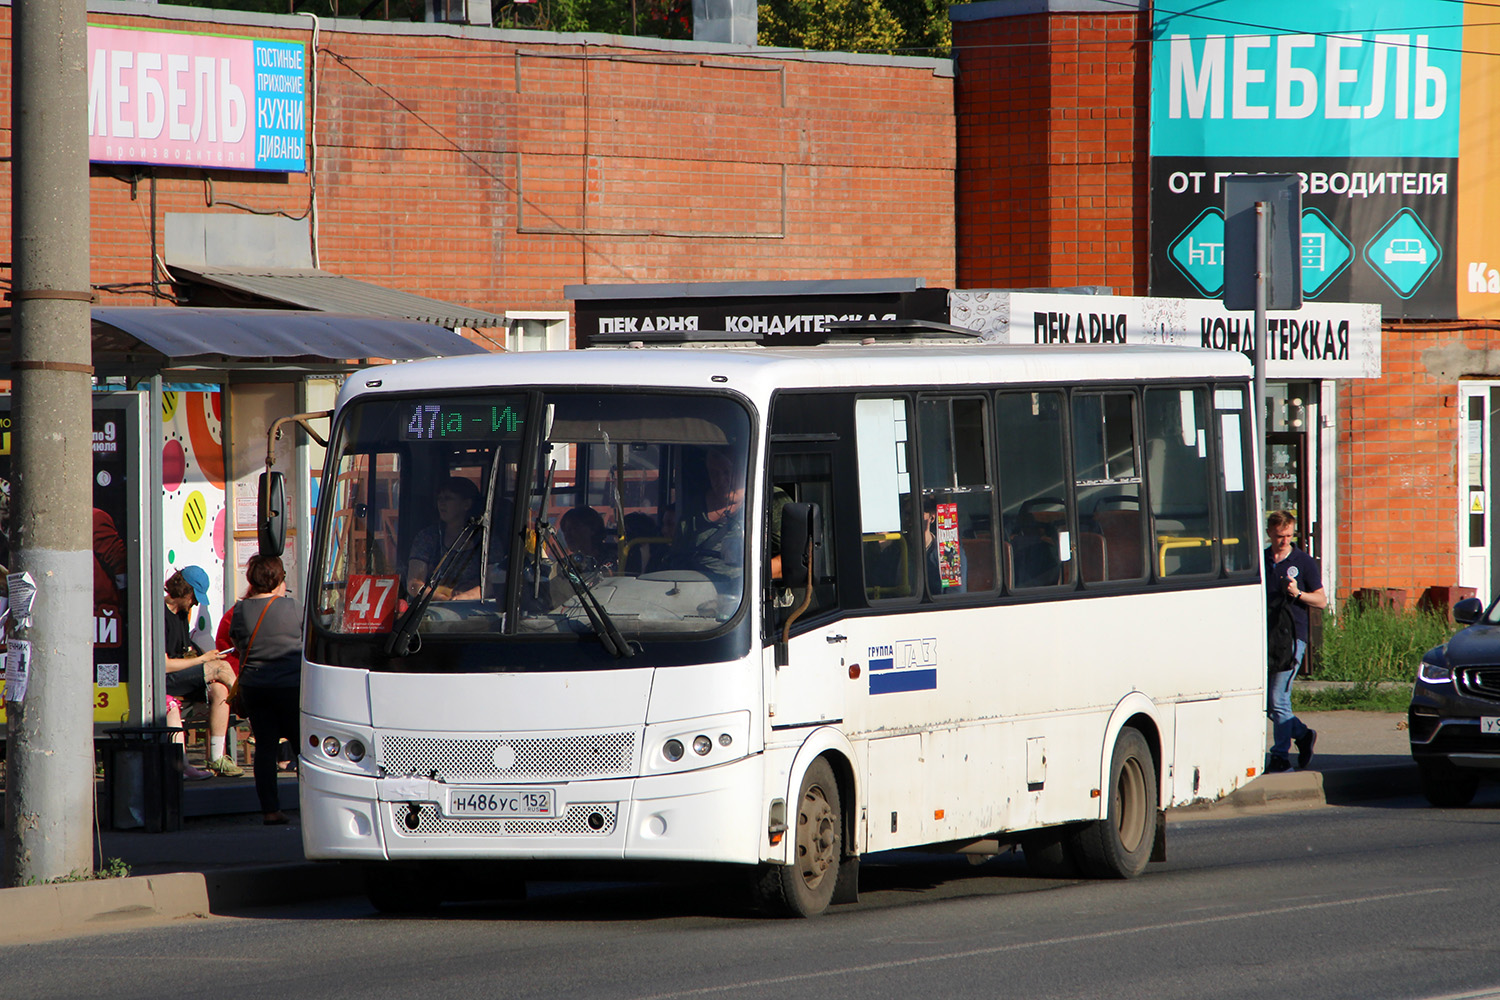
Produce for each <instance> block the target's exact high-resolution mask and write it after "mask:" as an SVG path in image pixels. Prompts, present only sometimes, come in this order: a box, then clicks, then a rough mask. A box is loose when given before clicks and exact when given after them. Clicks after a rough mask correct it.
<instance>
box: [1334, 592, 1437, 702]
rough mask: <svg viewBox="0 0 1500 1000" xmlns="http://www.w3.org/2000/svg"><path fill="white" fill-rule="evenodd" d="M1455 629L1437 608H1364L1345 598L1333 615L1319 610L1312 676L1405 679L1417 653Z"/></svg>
mask: <svg viewBox="0 0 1500 1000" xmlns="http://www.w3.org/2000/svg"><path fill="white" fill-rule="evenodd" d="M1455 631H1457V629H1456V628H1455V626H1453V625H1450V624H1449V623H1448V619H1447V617H1446V616H1445V615H1442V614H1439V613H1435V612H1431V611H1393V610H1391V609H1389V608H1365V607H1360V606H1358V605H1356V604H1355V603H1354V602H1352V601H1349V602H1346V603H1345V604H1344V606H1343V607H1342V608H1341V609H1340V610H1339V613H1338V614H1337V615H1324V616H1323V644H1322V648H1321V649H1320V650H1319V652H1318V658H1317V660H1316V661H1315V662H1316V665H1317V666H1316V670H1315V671H1314V674H1313V678H1314V679H1315V680H1320V681H1347V682H1352V683H1353V684H1355V685H1356V686H1373V685H1375V684H1379V683H1382V682H1385V681H1408V682H1409V681H1411V680H1413V679H1414V678H1415V677H1416V675H1417V664H1418V663H1420V662H1421V661H1422V654H1423V653H1425V652H1427V651H1428V650H1429V649H1431V648H1432V647H1434V646H1441V645H1442V644H1443V643H1445V642H1447V641H1448V639H1449V638H1451V637H1452V635H1453V633H1454V632H1455Z"/></svg>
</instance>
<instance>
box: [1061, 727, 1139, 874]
mask: <svg viewBox="0 0 1500 1000" xmlns="http://www.w3.org/2000/svg"><path fill="white" fill-rule="evenodd" d="M1106 802H1107V803H1108V808H1107V810H1106V811H1105V815H1104V818H1103V819H1101V820H1097V821H1095V822H1093V823H1088V824H1085V825H1084V826H1083V827H1081V828H1080V829H1079V831H1078V833H1077V835H1076V841H1075V843H1076V846H1077V854H1078V859H1079V861H1080V863H1081V867H1082V869H1083V873H1084V874H1085V875H1086V876H1088V877H1089V878H1134V877H1135V876H1137V875H1139V874H1140V873H1141V872H1143V871H1145V869H1146V863H1147V862H1148V861H1150V860H1151V849H1152V847H1153V845H1154V844H1155V842H1156V807H1157V784H1156V762H1155V760H1154V759H1153V758H1152V756H1151V747H1150V746H1148V745H1147V744H1146V738H1145V737H1144V736H1142V735H1141V734H1140V731H1139V730H1137V729H1131V728H1126V729H1122V730H1120V735H1119V737H1118V738H1117V739H1116V740H1115V750H1114V753H1113V754H1112V755H1111V757H1110V766H1109V798H1108V799H1107V800H1106Z"/></svg>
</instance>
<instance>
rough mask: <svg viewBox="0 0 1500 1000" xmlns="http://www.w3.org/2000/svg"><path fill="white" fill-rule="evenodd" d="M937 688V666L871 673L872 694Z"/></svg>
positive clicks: (933, 689)
mask: <svg viewBox="0 0 1500 1000" xmlns="http://www.w3.org/2000/svg"><path fill="white" fill-rule="evenodd" d="M935 690H937V667H932V668H931V669H929V670H893V671H891V672H890V673H886V674H871V675H870V693H871V694H890V693H892V692H894V691H935Z"/></svg>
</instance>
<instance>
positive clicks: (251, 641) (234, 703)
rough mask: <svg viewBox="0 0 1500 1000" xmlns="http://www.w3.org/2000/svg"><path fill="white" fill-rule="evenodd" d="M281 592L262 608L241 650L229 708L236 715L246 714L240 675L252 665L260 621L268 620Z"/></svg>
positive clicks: (231, 689) (231, 687) (230, 689)
mask: <svg viewBox="0 0 1500 1000" xmlns="http://www.w3.org/2000/svg"><path fill="white" fill-rule="evenodd" d="M280 596H281V595H280V594H272V595H271V599H270V600H269V601H267V602H266V606H265V607H263V608H261V609H260V617H259V618H257V619H255V627H254V628H253V629H251V630H250V638H248V639H246V640H245V648H244V649H242V650H240V672H239V673H238V674H235V675H234V684H233V685H231V686H230V688H229V710H230V711H231V712H233V713H234V714H235V715H244V714H245V713H244V712H242V711H241V710H240V708H241V706H240V677H241V676H242V675H243V674H244V672H245V668H246V667H248V666H249V665H250V647H251V646H253V645H255V633H257V632H259V631H260V623H261V622H263V621H265V620H266V612H267V611H270V610H271V605H273V604H275V603H276V598H278V597H280Z"/></svg>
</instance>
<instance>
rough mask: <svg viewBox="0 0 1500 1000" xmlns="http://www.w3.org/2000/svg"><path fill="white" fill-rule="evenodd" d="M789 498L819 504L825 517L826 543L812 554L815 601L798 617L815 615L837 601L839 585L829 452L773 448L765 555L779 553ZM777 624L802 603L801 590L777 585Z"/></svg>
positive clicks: (824, 537)
mask: <svg viewBox="0 0 1500 1000" xmlns="http://www.w3.org/2000/svg"><path fill="white" fill-rule="evenodd" d="M788 501H797V502H798V503H812V504H817V505H818V509H819V510H820V512H821V516H822V518H823V545H822V547H821V548H819V549H818V550H817V551H816V552H815V553H814V557H813V573H812V582H813V588H812V603H811V604H809V605H808V607H807V610H806V611H804V612H802V614H801V615H800V616H799V617H803V618H805V617H808V616H812V615H816V614H817V613H818V612H820V611H824V610H827V609H829V608H833V607H836V606H837V605H838V586H837V580H836V579H835V575H834V567H835V566H836V565H837V564H838V563H837V560H836V559H835V558H834V532H833V530H832V518H833V510H834V506H833V458H832V456H831V455H829V454H826V453H820V454H818V453H815V454H793V453H779V452H773V453H772V455H771V483H770V492H769V494H768V502H767V504H766V517H767V521H768V523H767V526H766V527H767V530H766V559H765V562H766V564H767V565H768V566H769V565H770V562H771V558H772V557H774V556H779V555H780V554H781V550H780V537H781V530H780V529H781V525H780V523H779V518H778V515H779V512H780V507H781V505H782V504H784V503H786V502H788ZM773 594H774V595H775V596H776V598H777V600H776V606H777V612H776V627H777V629H778V630H779V629H780V627H781V623H782V622H784V621H785V620H786V617H787V615H789V614H790V613H791V611H792V610H793V609H794V608H795V607H796V606H797V605H799V604H801V603H802V591H801V590H800V589H799V590H798V591H797V592H796V593H793V594H790V595H787V594H785V593H784V591H783V590H782V589H781V588H779V587H776V588H774V589H773Z"/></svg>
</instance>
